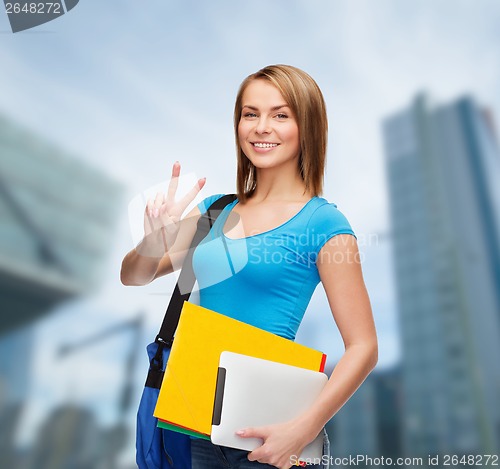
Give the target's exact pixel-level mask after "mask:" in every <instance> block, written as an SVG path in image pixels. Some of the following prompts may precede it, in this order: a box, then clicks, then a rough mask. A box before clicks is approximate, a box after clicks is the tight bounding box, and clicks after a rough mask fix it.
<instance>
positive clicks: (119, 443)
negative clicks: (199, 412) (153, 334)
mask: <svg viewBox="0 0 500 469" xmlns="http://www.w3.org/2000/svg"><path fill="white" fill-rule="evenodd" d="M143 322H144V314H143V313H140V314H139V315H138V316H137V317H135V318H134V319H131V320H129V321H124V322H122V323H118V324H115V325H113V326H111V327H109V328H107V329H105V330H103V331H101V332H98V333H97V334H95V335H93V336H91V337H88V338H86V339H83V340H82V341H80V342H76V343H73V344H65V345H62V346H61V347H60V348H59V351H58V356H59V358H61V359H62V358H65V357H68V356H69V355H71V354H73V353H75V352H78V351H81V350H82V349H84V348H87V347H91V346H93V345H95V344H97V343H99V342H101V341H103V340H107V339H109V338H111V337H113V336H115V335H116V334H119V333H122V332H124V331H127V330H132V331H133V338H132V346H131V347H130V350H129V353H128V356H127V359H126V361H125V378H124V382H123V386H122V389H121V392H120V397H119V403H118V415H119V417H118V421H117V422H116V423H115V425H113V426H112V427H110V428H108V429H106V432H105V440H106V441H105V442H104V444H103V445H102V452H101V454H100V458H99V459H100V460H101V462H102V467H105V468H110V469H111V468H115V467H117V457H118V455H119V454H120V452H121V451H122V450H123V448H124V447H125V444H126V442H127V437H128V433H129V432H128V426H127V423H126V416H127V413H128V411H129V409H130V406H131V403H132V396H133V391H134V384H135V382H134V375H135V368H136V364H137V349H138V344H139V341H140V337H141V333H142V326H143Z"/></svg>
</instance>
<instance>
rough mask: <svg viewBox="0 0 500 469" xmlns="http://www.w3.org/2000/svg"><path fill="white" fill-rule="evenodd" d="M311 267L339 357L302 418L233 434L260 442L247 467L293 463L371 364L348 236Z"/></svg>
mask: <svg viewBox="0 0 500 469" xmlns="http://www.w3.org/2000/svg"><path fill="white" fill-rule="evenodd" d="M316 264H317V266H318V271H319V274H320V277H321V282H322V283H323V286H324V288H325V291H326V294H327V297H328V302H329V304H330V308H331V310H332V314H333V317H334V320H335V322H336V324H337V326H338V328H339V330H340V333H341V335H342V338H343V341H344V345H345V352H344V354H343V355H342V358H341V359H340V360H339V362H338V363H337V366H336V367H335V369H334V370H333V373H332V375H331V377H330V379H329V380H328V382H327V384H326V386H325V387H324V389H323V390H322V392H321V394H320V395H319V396H318V398H317V399H316V400H315V402H314V404H313V405H312V406H311V407H309V408H308V410H307V411H306V412H304V413H303V414H301V415H299V416H298V417H297V418H295V419H292V420H290V421H288V422H284V423H279V424H275V425H268V426H263V427H257V428H246V429H243V430H242V431H241V432H237V434H238V435H240V436H244V437H257V438H262V439H263V440H264V444H263V445H262V446H260V447H259V448H257V449H255V450H254V451H252V452H251V453H249V455H248V459H249V460H250V461H259V462H261V463H267V464H271V465H273V466H275V467H278V468H280V469H288V468H289V467H290V466H291V465H292V464H293V463H294V462H295V461H296V460H297V458H298V455H299V454H300V453H301V452H302V450H303V449H304V447H305V446H306V445H307V444H309V443H310V442H311V441H313V440H314V439H315V438H316V436H317V435H318V434H319V433H320V431H321V430H322V428H323V427H324V425H325V424H326V423H327V422H328V420H330V418H331V417H332V416H333V415H335V414H336V413H337V412H338V410H339V409H340V408H341V407H342V406H343V405H344V404H345V402H346V401H347V400H348V399H349V397H350V396H351V395H352V394H353V393H354V392H355V391H356V389H357V388H358V387H359V386H360V385H361V383H362V382H363V381H364V379H365V378H366V376H367V375H368V374H369V373H370V371H371V370H372V369H373V367H374V366H375V364H376V362H377V336H376V333H375V325H374V321H373V317H372V311H371V306H370V300H369V298H368V294H367V292H366V288H365V284H364V281H363V275H362V272H361V265H360V263H359V253H358V247H357V244H356V239H355V238H354V237H353V236H351V235H337V236H335V237H333V238H332V239H330V241H328V242H327V243H326V244H325V245H324V246H323V248H322V249H321V251H320V254H319V256H318V260H317V262H316ZM292 458H293V459H294V460H295V461H293V460H292Z"/></svg>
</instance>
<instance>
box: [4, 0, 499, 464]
mask: <svg viewBox="0 0 500 469" xmlns="http://www.w3.org/2000/svg"><path fill="white" fill-rule="evenodd" d="M498 24H500V4H499V3H498V2H495V1H489V0H479V1H477V2H464V1H449V0H444V1H441V2H432V1H429V0H423V1H419V2H411V3H410V2H404V1H396V0H380V1H377V2H370V1H368V0H366V1H362V0H351V1H347V0H344V1H339V0H334V1H316V0H308V1H305V0H302V1H300V0H297V1H290V0H287V1H285V0H274V1H272V2H271V1H263V0H256V1H253V2H241V1H229V0H227V1H214V2H195V1H192V0H183V1H162V2H160V1H151V2H147V3H146V2H131V1H121V2H102V1H100V2H98V1H97V0H82V1H81V2H80V3H78V5H77V6H75V8H74V9H72V10H71V11H69V12H68V13H66V14H65V15H63V16H61V17H60V18H57V19H56V20H54V21H51V22H49V23H46V24H44V25H41V26H39V27H37V28H34V29H31V30H27V31H24V32H19V33H16V34H13V33H12V31H11V30H10V25H9V22H8V18H7V15H6V14H0V33H1V34H0V60H1V64H2V73H1V74H0V85H1V87H2V93H1V94H0V293H1V297H0V298H1V300H0V467H2V468H4V467H5V468H22V469H25V468H26V469H31V468H35V467H36V468H38V469H45V468H47V469H48V468H50V469H59V468H85V469H93V468H123V469H127V468H132V467H136V466H135V463H134V432H135V412H136V409H137V405H138V401H139V398H140V393H141V389H142V386H143V384H144V380H145V376H146V370H147V366H148V363H147V357H146V353H145V346H146V344H147V343H148V342H149V341H151V340H152V339H153V338H154V336H155V334H156V332H157V330H158V327H159V325H160V322H161V320H162V318H163V313H164V309H165V307H166V304H167V302H168V299H169V297H170V293H171V291H172V289H173V286H174V283H175V278H171V277H172V276H169V277H166V278H162V279H159V280H157V281H156V282H154V284H152V285H149V286H146V287H141V288H137V287H135V288H134V287H124V286H122V285H121V284H120V281H119V270H120V263H121V259H122V258H123V256H124V255H125V253H126V252H128V251H129V250H130V249H132V247H133V246H134V242H133V240H134V237H133V234H134V230H135V232H136V231H137V225H139V226H140V223H141V220H140V219H137V216H135V215H132V216H130V217H129V203H131V202H132V201H133V200H137V197H139V198H140V197H141V194H143V193H144V192H145V191H146V190H147V189H148V188H151V187H153V186H157V185H160V186H162V185H163V187H166V184H167V180H168V177H169V174H170V171H171V166H172V164H173V163H174V162H175V161H176V160H179V161H180V162H181V165H182V171H183V173H184V174H187V175H188V176H189V178H191V179H192V180H194V179H195V178H198V177H207V184H206V186H205V188H204V190H203V191H202V194H200V196H199V197H198V200H197V201H199V200H201V198H203V197H206V196H208V195H210V194H214V193H222V192H234V190H235V173H236V159H235V150H234V137H233V130H232V108H233V101H234V98H235V96H236V92H237V89H238V86H239V84H240V82H241V81H242V80H243V79H244V77H246V76H247V75H248V74H250V73H253V72H254V71H256V70H258V69H259V68H261V67H263V66H265V65H267V64H271V63H288V64H292V65H295V66H298V67H300V68H302V69H304V70H305V71H307V72H308V73H309V74H311V75H312V76H313V77H314V78H315V79H316V81H317V82H318V84H319V85H320V87H321V89H322V90H323V93H324V95H325V99H326V101H327V106H328V113H329V122H330V140H329V156H328V158H329V159H328V169H327V176H326V180H325V193H324V196H325V197H326V198H327V199H328V200H330V201H331V202H335V203H336V204H337V205H338V208H339V209H340V210H341V211H342V212H343V213H344V214H345V215H346V216H347V218H348V219H349V221H350V222H351V224H352V226H353V228H354V230H355V232H356V234H357V236H358V243H359V245H360V251H361V253H362V256H363V271H364V275H365V281H366V284H367V288H368V291H369V294H370V298H371V301H372V307H373V312H374V316H375V320H376V324H377V329H378V334H379V342H380V358H379V363H378V365H377V368H376V370H375V371H374V372H373V373H372V375H371V376H370V377H369V378H368V379H367V380H366V382H365V383H364V384H363V385H362V386H361V388H360V389H359V390H358V391H357V393H356V394H355V395H354V396H353V398H352V399H351V400H350V401H349V402H348V403H347V404H346V405H345V406H344V408H343V409H342V410H341V411H340V412H339V413H338V414H337V415H336V416H335V417H334V418H333V419H332V420H331V422H330V423H329V425H328V429H329V434H330V439H331V441H332V453H333V455H335V456H345V455H358V454H360V455H369V456H385V457H386V458H387V457H392V458H396V457H397V456H407V457H420V456H422V457H424V462H426V459H427V455H429V454H431V455H435V454H439V455H444V454H457V455H462V454H473V455H479V454H495V453H496V454H498V452H499V451H500V449H499V447H500V406H499V405H498V402H499V401H500V367H499V366H498V358H499V357H500V345H499V344H500V184H499V182H500V155H499V147H498V134H497V132H498V124H497V123H496V121H495V119H496V118H498V116H499V115H500V94H499V92H498V91H499V89H500V62H499V56H498V44H499V40H500V32H499V31H500V29H499V28H498ZM130 213H131V214H132V213H133V211H130ZM297 341H298V342H301V343H304V344H306V345H309V346H312V347H316V348H318V349H321V350H323V351H324V352H325V353H327V354H328V362H327V370H328V371H331V370H332V368H333V367H334V365H335V363H336V361H337V360H338V359H339V358H340V356H341V355H342V351H343V346H342V341H341V338H340V335H339V334H338V331H337V330H336V327H335V325H334V322H333V320H332V317H331V313H330V310H329V308H328V304H327V302H326V299H325V295H324V292H323V290H322V288H321V287H318V289H317V291H316V292H315V294H314V296H313V299H312V300H311V303H310V306H309V308H308V311H307V313H306V317H305V320H304V322H303V324H302V325H301V328H300V330H299V334H298V336H297ZM485 462H486V461H485V460H483V465H484V464H485Z"/></svg>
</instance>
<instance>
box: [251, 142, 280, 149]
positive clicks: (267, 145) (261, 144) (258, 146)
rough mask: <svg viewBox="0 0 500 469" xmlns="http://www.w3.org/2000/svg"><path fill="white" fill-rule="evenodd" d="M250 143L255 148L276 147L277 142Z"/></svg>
mask: <svg viewBox="0 0 500 469" xmlns="http://www.w3.org/2000/svg"><path fill="white" fill-rule="evenodd" d="M252 145H253V146H254V147H257V148H274V147H277V146H278V145H279V143H264V142H253V143H252Z"/></svg>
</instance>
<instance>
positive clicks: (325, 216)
mask: <svg viewBox="0 0 500 469" xmlns="http://www.w3.org/2000/svg"><path fill="white" fill-rule="evenodd" d="M308 231H309V232H310V233H311V236H312V239H313V240H314V241H313V243H312V246H311V247H312V254H314V255H316V256H317V255H318V254H319V251H321V248H322V247H323V246H324V245H325V244H326V243H327V242H328V241H329V240H330V239H331V238H333V237H334V236H336V235H339V234H350V235H352V236H354V237H356V235H355V234H354V231H353V229H352V228H351V225H350V223H349V222H348V221H347V218H346V217H345V216H344V214H343V213H342V212H341V211H340V210H338V209H337V206H336V205H335V204H329V203H325V204H323V205H321V206H320V207H318V208H317V209H316V210H315V211H314V213H313V214H312V216H311V219H310V220H309V224H308Z"/></svg>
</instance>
